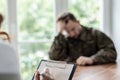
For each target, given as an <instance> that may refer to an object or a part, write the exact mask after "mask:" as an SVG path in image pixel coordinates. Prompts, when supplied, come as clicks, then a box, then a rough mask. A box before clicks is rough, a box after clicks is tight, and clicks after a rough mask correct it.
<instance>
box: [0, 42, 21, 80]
mask: <svg viewBox="0 0 120 80" xmlns="http://www.w3.org/2000/svg"><path fill="white" fill-rule="evenodd" d="M0 80H20V67H19V56H18V54H17V52H16V51H15V49H14V48H13V47H12V46H11V45H10V44H9V43H6V42H4V41H1V40H0Z"/></svg>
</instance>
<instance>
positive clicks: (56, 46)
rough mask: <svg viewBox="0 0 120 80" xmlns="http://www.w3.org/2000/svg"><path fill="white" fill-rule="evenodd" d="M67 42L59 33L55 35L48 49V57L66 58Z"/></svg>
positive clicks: (54, 58) (55, 58) (53, 58)
mask: <svg viewBox="0 0 120 80" xmlns="http://www.w3.org/2000/svg"><path fill="white" fill-rule="evenodd" d="M67 57H68V56H67V43H66V38H65V37H64V36H63V35H62V34H59V35H58V36H56V37H55V39H54V41H53V43H52V46H51V48H50V51H49V58H50V59H52V60H61V61H63V60H65V59H66V58H67Z"/></svg>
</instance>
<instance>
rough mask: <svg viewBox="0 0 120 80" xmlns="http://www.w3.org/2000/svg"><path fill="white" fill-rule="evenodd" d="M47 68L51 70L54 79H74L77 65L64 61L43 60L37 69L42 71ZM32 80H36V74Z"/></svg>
mask: <svg viewBox="0 0 120 80" xmlns="http://www.w3.org/2000/svg"><path fill="white" fill-rule="evenodd" d="M45 68H48V69H49V70H50V73H51V74H52V75H53V77H54V80H72V77H73V74H74V71H75V68H76V65H75V64H68V63H66V62H63V61H49V60H41V62H40V64H39V66H38V68H37V69H38V70H39V72H42V71H43V70H44V69H45ZM32 80H35V79H34V76H33V79H32Z"/></svg>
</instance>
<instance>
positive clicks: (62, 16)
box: [57, 12, 77, 23]
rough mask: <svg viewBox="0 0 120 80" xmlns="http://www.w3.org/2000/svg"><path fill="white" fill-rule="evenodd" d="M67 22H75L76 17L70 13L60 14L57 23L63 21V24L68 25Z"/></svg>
mask: <svg viewBox="0 0 120 80" xmlns="http://www.w3.org/2000/svg"><path fill="white" fill-rule="evenodd" d="M68 20H73V21H77V19H76V17H75V16H74V15H73V14H72V13H70V12H64V13H62V14H60V15H59V16H58V18H57V22H59V21H65V23H68Z"/></svg>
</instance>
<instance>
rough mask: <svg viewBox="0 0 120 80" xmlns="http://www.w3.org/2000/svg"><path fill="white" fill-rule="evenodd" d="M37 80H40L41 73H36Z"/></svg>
mask: <svg viewBox="0 0 120 80" xmlns="http://www.w3.org/2000/svg"><path fill="white" fill-rule="evenodd" d="M35 80H40V73H39V71H36V72H35Z"/></svg>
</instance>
